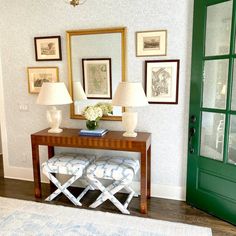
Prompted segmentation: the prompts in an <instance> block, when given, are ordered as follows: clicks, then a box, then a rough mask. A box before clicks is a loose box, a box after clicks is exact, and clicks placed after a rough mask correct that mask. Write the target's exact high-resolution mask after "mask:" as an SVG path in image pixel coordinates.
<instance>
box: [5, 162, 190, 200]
mask: <svg viewBox="0 0 236 236" xmlns="http://www.w3.org/2000/svg"><path fill="white" fill-rule="evenodd" d="M5 178H9V179H18V180H26V181H33V170H32V169H29V168H20V167H10V166H7V168H6V170H5ZM41 179H42V182H43V183H48V180H47V178H46V177H45V176H44V175H41ZM77 186H80V187H81V185H77ZM132 187H133V189H134V190H135V191H136V192H137V193H139V192H140V191H139V190H140V183H139V182H137V181H136V182H133V183H132ZM151 195H152V197H158V198H165V199H172V200H179V201H185V200H186V189H185V187H184V186H170V185H161V184H152V193H151Z"/></svg>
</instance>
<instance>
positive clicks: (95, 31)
mask: <svg viewBox="0 0 236 236" xmlns="http://www.w3.org/2000/svg"><path fill="white" fill-rule="evenodd" d="M109 33H121V50H122V51H121V55H122V56H121V59H122V61H121V65H122V78H121V80H122V81H126V27H117V28H104V29H84V30H70V31H66V40H67V61H68V79H69V92H70V95H71V97H72V98H73V97H74V96H73V73H72V59H71V37H72V36H75V35H76V36H77V35H89V34H109ZM123 110H124V109H123ZM70 118H71V119H79V120H85V118H84V117H83V116H82V115H76V114H75V109H74V104H73V103H72V104H71V105H70ZM101 120H110V121H121V120H122V117H121V116H103V117H102V119H101Z"/></svg>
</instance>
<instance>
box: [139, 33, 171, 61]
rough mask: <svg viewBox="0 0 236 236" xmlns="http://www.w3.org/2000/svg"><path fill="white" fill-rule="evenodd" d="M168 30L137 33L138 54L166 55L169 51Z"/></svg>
mask: <svg viewBox="0 0 236 236" xmlns="http://www.w3.org/2000/svg"><path fill="white" fill-rule="evenodd" d="M166 41H167V31H166V30H159V31H150V32H137V33H136V50H137V51H136V55H137V56H138V57H140V56H165V55H166V51H167V42H166Z"/></svg>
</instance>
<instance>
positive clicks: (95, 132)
mask: <svg viewBox="0 0 236 236" xmlns="http://www.w3.org/2000/svg"><path fill="white" fill-rule="evenodd" d="M107 132H108V130H107V129H96V130H86V129H82V130H80V135H82V136H97V137H101V136H103V135H104V134H106V133H107Z"/></svg>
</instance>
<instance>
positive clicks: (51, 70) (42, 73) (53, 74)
mask: <svg viewBox="0 0 236 236" xmlns="http://www.w3.org/2000/svg"><path fill="white" fill-rule="evenodd" d="M27 72H28V86H29V88H28V90H29V93H39V92H40V88H41V87H42V84H43V83H45V82H58V81H59V75H58V67H28V68H27Z"/></svg>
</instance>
